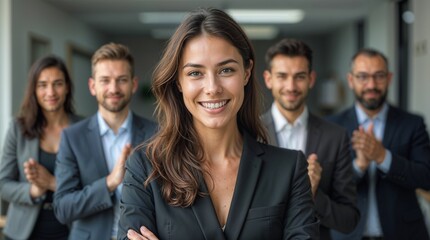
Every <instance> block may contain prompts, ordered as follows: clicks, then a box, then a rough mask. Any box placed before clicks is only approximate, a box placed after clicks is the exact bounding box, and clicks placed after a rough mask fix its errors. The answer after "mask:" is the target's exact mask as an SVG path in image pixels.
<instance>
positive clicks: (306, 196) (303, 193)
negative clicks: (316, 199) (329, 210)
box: [283, 152, 319, 239]
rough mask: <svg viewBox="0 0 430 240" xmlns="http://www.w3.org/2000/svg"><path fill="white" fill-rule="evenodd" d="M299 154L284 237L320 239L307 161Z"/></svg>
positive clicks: (286, 215)
mask: <svg viewBox="0 0 430 240" xmlns="http://www.w3.org/2000/svg"><path fill="white" fill-rule="evenodd" d="M297 156H298V157H297V159H296V169H295V171H294V176H293V180H292V190H291V192H290V195H289V197H288V200H289V203H288V206H287V208H286V213H285V220H284V224H285V225H284V237H283V239H319V221H318V219H317V218H316V217H315V211H314V203H313V199H312V193H311V185H310V181H309V177H308V174H307V162H306V160H305V156H304V155H303V153H302V152H300V153H299V154H297Z"/></svg>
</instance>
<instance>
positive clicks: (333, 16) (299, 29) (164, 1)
mask: <svg viewBox="0 0 430 240" xmlns="http://www.w3.org/2000/svg"><path fill="white" fill-rule="evenodd" d="M43 1H45V2H47V3H49V4H51V5H53V6H55V7H56V8H59V9H62V10H63V11H65V12H68V13H69V14H71V15H72V16H74V17H76V18H78V19H80V20H81V21H83V22H85V23H87V24H89V25H90V26H91V27H93V28H95V29H98V30H99V31H101V32H104V33H106V34H111V35H143V34H148V32H149V30H150V29H155V28H158V29H159V28H161V29H168V28H174V27H176V26H168V25H144V24H142V23H141V22H139V17H138V15H139V13H141V12H145V11H147V12H150V11H166V12H168V11H172V12H174V11H191V10H193V9H195V8H197V7H215V8H221V9H227V8H246V9H286V8H288V9H302V10H304V11H305V18H304V20H303V21H302V22H300V23H298V24H282V25H278V27H279V28H280V29H281V31H282V33H283V34H291V35H310V34H321V33H324V32H328V31H331V30H333V29H336V28H337V27H339V26H341V25H342V24H346V23H350V22H354V21H358V20H360V19H362V18H363V17H365V15H366V14H367V13H368V12H369V11H370V9H371V8H372V5H373V4H374V3H375V2H377V1H380V0H43Z"/></svg>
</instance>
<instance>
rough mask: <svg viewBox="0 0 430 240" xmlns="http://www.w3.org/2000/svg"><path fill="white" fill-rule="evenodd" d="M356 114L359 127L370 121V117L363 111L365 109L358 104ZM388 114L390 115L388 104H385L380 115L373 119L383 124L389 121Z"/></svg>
mask: <svg viewBox="0 0 430 240" xmlns="http://www.w3.org/2000/svg"><path fill="white" fill-rule="evenodd" d="M355 113H356V114H357V120H358V124H359V125H362V124H364V123H366V122H367V121H369V120H370V117H369V116H367V114H366V113H365V112H364V111H363V109H361V107H360V106H359V105H358V103H356V104H355ZM387 114H388V104H387V103H384V104H383V105H382V109H381V111H379V113H378V114H376V116H375V117H374V118H373V119H377V120H379V121H381V122H385V120H386V119H387Z"/></svg>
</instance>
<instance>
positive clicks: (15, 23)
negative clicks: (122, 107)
mask: <svg viewBox="0 0 430 240" xmlns="http://www.w3.org/2000/svg"><path fill="white" fill-rule="evenodd" d="M11 4H12V6H11V7H12V22H11V25H12V52H13V55H12V57H11V59H12V61H11V62H12V77H11V78H10V81H11V82H12V114H14V115H15V114H16V113H17V111H18V109H19V106H20V104H21V100H22V96H23V93H24V86H25V85H26V81H27V73H28V69H29V67H30V64H31V60H30V56H31V54H30V53H31V51H32V49H30V37H31V36H36V37H39V38H42V39H46V40H47V41H49V43H50V52H51V53H54V54H56V55H58V56H59V57H61V58H63V59H64V60H65V61H67V57H68V56H67V47H68V44H73V45H75V46H78V47H79V48H81V49H85V50H87V51H89V52H92V51H94V50H95V49H96V48H98V47H99V46H100V45H101V44H102V43H104V41H105V36H104V35H102V34H100V33H98V32H97V31H95V30H93V29H91V28H89V27H88V26H86V25H84V24H83V23H81V22H80V21H79V19H75V18H72V17H71V16H69V15H68V14H67V13H65V12H63V11H61V10H59V9H57V8H55V7H53V6H51V5H49V4H48V3H46V2H44V1H40V0H31V1H28V0H13V1H11ZM23 16H25V17H23ZM12 79H13V80H12ZM87 80H88V79H75V85H77V88H76V91H75V96H74V97H75V99H80V98H83V97H86V95H84V96H82V94H88V87H87ZM76 81H84V82H79V83H81V84H76ZM91 100H94V99H91ZM94 101H95V100H94ZM85 107H86V105H83V104H80V105H79V106H77V110H78V112H79V110H80V109H81V108H85Z"/></svg>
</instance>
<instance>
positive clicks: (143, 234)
mask: <svg viewBox="0 0 430 240" xmlns="http://www.w3.org/2000/svg"><path fill="white" fill-rule="evenodd" d="M139 230H140V234H139V233H138V232H136V231H134V230H133V229H129V230H128V232H127V237H128V239H130V240H158V238H157V237H156V236H155V235H154V234H153V233H152V232H151V231H149V229H147V228H146V227H144V226H142V227H140V229H139Z"/></svg>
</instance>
